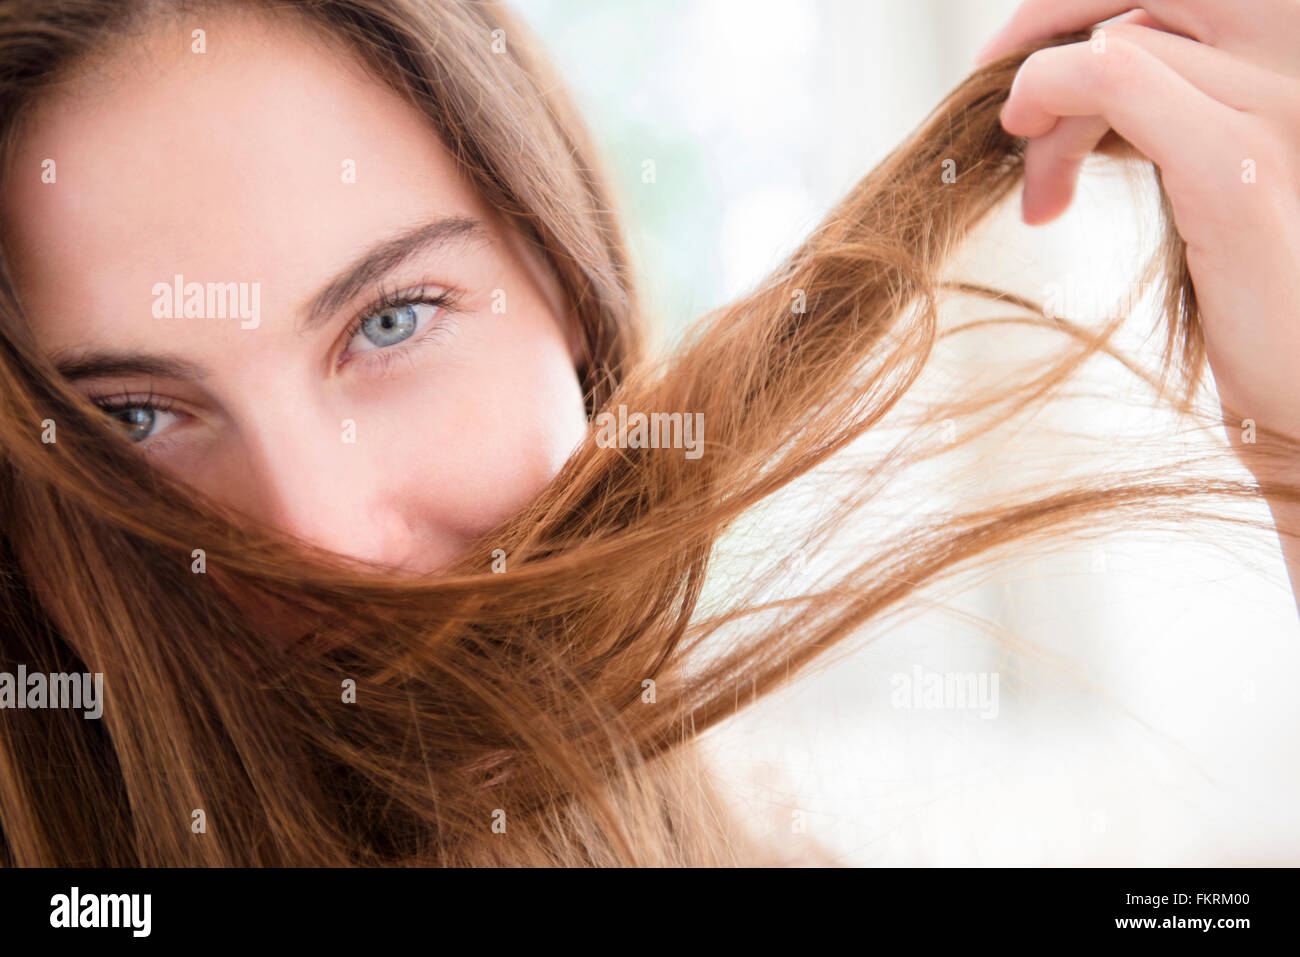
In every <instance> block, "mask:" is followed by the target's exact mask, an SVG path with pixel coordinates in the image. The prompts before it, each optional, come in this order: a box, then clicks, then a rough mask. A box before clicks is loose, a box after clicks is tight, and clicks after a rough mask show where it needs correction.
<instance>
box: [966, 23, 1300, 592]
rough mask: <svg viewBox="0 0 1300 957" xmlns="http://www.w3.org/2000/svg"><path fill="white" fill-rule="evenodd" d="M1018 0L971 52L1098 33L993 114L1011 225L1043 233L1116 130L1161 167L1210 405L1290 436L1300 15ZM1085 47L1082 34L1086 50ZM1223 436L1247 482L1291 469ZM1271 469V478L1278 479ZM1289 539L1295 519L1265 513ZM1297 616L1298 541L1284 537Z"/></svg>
mask: <svg viewBox="0 0 1300 957" xmlns="http://www.w3.org/2000/svg"><path fill="white" fill-rule="evenodd" d="M1133 6H1134V4H1133V3H1132V2H1131V0H1026V2H1025V3H1023V4H1021V6H1020V7H1019V8H1018V9H1017V11H1016V13H1015V15H1014V16H1013V17H1012V19H1011V21H1010V22H1008V23H1007V24H1006V26H1005V27H1003V29H1002V30H1001V31H1000V32H999V33H998V34H997V35H996V36H995V37H994V38H993V39H992V40H991V41H990V42H989V45H988V46H986V47H985V49H984V50H983V51H981V56H980V61H981V62H987V61H989V60H992V59H995V58H997V57H998V56H1001V55H1002V54H1004V53H1009V52H1010V51H1012V50H1013V49H1015V48H1016V47H1018V46H1021V45H1023V44H1026V43H1030V42H1033V41H1036V40H1041V39H1047V38H1048V37H1051V36H1055V35H1058V34H1062V33H1069V32H1072V31H1075V30H1087V29H1089V28H1090V27H1091V26H1092V25H1094V24H1099V23H1101V22H1102V21H1104V20H1108V19H1110V18H1112V17H1118V18H1119V20H1118V21H1113V22H1109V23H1104V24H1102V27H1101V29H1102V30H1103V31H1104V37H1103V38H1102V39H1103V40H1104V42H1102V43H1096V42H1089V43H1080V44H1070V45H1066V46H1062V47H1057V48H1053V49H1049V50H1042V51H1040V52H1038V53H1035V54H1034V55H1033V56H1031V57H1029V58H1028V59H1027V60H1026V61H1025V64H1024V65H1023V66H1022V67H1021V69H1020V72H1019V74H1017V76H1016V80H1015V83H1014V85H1013V87H1012V90H1011V96H1010V98H1009V99H1008V102H1007V104H1006V106H1005V107H1004V109H1003V112H1002V124H1003V126H1004V127H1005V128H1006V130H1007V131H1008V132H1009V133H1012V134H1015V135H1018V136H1025V137H1028V138H1029V145H1028V149H1027V152H1026V156H1025V190H1024V198H1023V205H1022V209H1023V215H1024V218H1025V221H1026V222H1028V223H1031V224H1037V223H1046V222H1049V221H1051V220H1053V219H1055V218H1056V217H1057V216H1059V215H1060V214H1061V213H1062V212H1063V211H1064V210H1065V209H1066V208H1067V207H1068V206H1069V204H1070V201H1071V199H1072V197H1073V193H1074V187H1075V183H1076V180H1077V178H1078V174H1079V166H1080V163H1081V162H1082V160H1083V158H1084V157H1086V156H1087V155H1088V153H1089V152H1090V151H1091V150H1092V149H1093V148H1094V147H1095V146H1096V145H1097V144H1098V143H1099V142H1100V140H1101V138H1102V137H1103V136H1104V135H1106V133H1107V131H1109V130H1114V131H1115V132H1116V133H1118V134H1119V135H1120V136H1122V137H1123V138H1124V139H1125V140H1127V141H1128V142H1129V143H1130V144H1132V145H1133V146H1134V147H1136V148H1137V149H1138V150H1140V151H1141V152H1142V153H1143V154H1144V155H1145V156H1147V157H1148V158H1150V159H1151V160H1152V161H1154V162H1155V163H1156V165H1157V166H1158V167H1159V168H1160V171H1161V174H1162V176H1163V180H1164V186H1165V189H1166V191H1167V192H1168V194H1169V198H1170V200H1171V202H1172V204H1173V208H1174V214H1175V220H1176V223H1177V227H1178V232H1179V234H1180V235H1181V236H1182V237H1183V239H1184V240H1186V242H1187V261H1188V267H1189V269H1190V270H1191V274H1192V280H1193V282H1194V284H1195V287H1196V295H1197V300H1198V302H1199V304H1200V308H1201V319H1202V327H1203V329H1204V333H1205V340H1206V347H1207V351H1208V356H1209V362H1210V367H1211V369H1212V370H1213V373H1214V379H1215V383H1216V385H1217V386H1218V390H1219V396H1220V398H1221V400H1222V402H1223V404H1224V405H1225V406H1227V407H1230V408H1231V409H1234V410H1237V412H1238V413H1239V415H1240V416H1242V417H1243V419H1247V418H1248V419H1251V420H1253V421H1254V422H1255V424H1256V427H1257V429H1261V430H1262V429H1271V430H1274V431H1276V432H1279V433H1281V434H1282V435H1285V436H1290V437H1294V438H1300V402H1297V400H1296V394H1295V390H1296V383H1297V382H1300V269H1297V264H1298V263H1300V190H1298V189H1297V185H1296V184H1297V181H1298V180H1300V2H1297V0H1238V2H1234V3H1225V2H1223V0H1147V2H1145V3H1144V4H1143V8H1142V10H1133V9H1132V8H1133ZM1096 36H1097V35H1096V34H1094V37H1096ZM1236 419H1237V417H1236V416H1233V417H1232V419H1229V420H1227V421H1225V428H1226V429H1227V433H1228V436H1229V438H1230V439H1231V440H1232V442H1233V446H1234V448H1235V449H1236V450H1237V452H1238V453H1239V455H1240V456H1241V459H1242V461H1243V463H1244V464H1245V465H1246V466H1247V468H1249V469H1251V470H1252V471H1253V472H1254V473H1255V475H1256V477H1257V478H1258V479H1259V480H1260V481H1261V482H1268V481H1281V480H1285V481H1291V482H1295V481H1296V479H1297V476H1300V463H1295V464H1294V465H1286V464H1282V465H1281V466H1279V465H1278V463H1276V462H1274V461H1272V460H1270V461H1267V462H1266V461H1265V460H1264V458H1263V457H1262V456H1260V454H1259V453H1260V451H1261V449H1260V448H1259V447H1258V444H1256V445H1250V444H1247V443H1245V442H1243V441H1242V437H1243V431H1244V430H1243V428H1242V423H1241V422H1240V421H1237V420H1236ZM1279 468H1280V472H1279ZM1269 504H1270V506H1271V508H1272V511H1273V516H1274V519H1275V520H1276V522H1277V524H1278V527H1279V529H1280V530H1282V531H1283V532H1286V533H1289V534H1290V535H1292V536H1300V509H1298V508H1297V507H1296V506H1294V505H1291V504H1289V503H1285V502H1281V501H1278V500H1271V501H1270V503H1269ZM1283 553H1284V556H1285V558H1286V561H1287V565H1288V568H1289V571H1290V576H1291V582H1292V591H1293V593H1294V594H1295V596H1296V600H1297V603H1298V604H1300V539H1298V538H1296V537H1286V536H1284V537H1283Z"/></svg>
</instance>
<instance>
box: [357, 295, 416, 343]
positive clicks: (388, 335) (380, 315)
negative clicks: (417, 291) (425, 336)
mask: <svg viewBox="0 0 1300 957" xmlns="http://www.w3.org/2000/svg"><path fill="white" fill-rule="evenodd" d="M418 324H419V317H418V316H417V315H416V312H415V306H414V305H413V304H412V303H406V304H404V305H401V306H389V307H388V308H387V309H385V310H384V311H383V312H377V313H375V314H374V315H372V316H366V318H364V319H363V320H361V329H360V332H361V334H362V335H363V336H365V337H366V338H367V339H369V340H370V342H371V343H372V344H373V345H376V346H379V347H380V348H382V347H384V346H394V345H397V343H399V342H401V341H402V340H403V339H409V338H410V337H411V336H412V335H413V334H414V333H415V329H416V326H417V325H418Z"/></svg>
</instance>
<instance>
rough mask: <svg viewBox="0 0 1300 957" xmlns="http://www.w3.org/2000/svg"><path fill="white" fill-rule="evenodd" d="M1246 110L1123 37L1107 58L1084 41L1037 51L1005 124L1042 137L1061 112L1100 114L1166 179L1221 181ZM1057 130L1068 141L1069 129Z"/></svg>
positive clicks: (1019, 80)
mask: <svg viewBox="0 0 1300 957" xmlns="http://www.w3.org/2000/svg"><path fill="white" fill-rule="evenodd" d="M1135 91H1140V93H1138V94H1136V95H1135ZM1243 115H1244V114H1241V113H1238V112H1237V111H1235V110H1233V109H1232V108H1231V107H1229V106H1226V105H1225V104H1223V103H1221V102H1219V101H1218V100H1216V99H1214V98H1213V97H1211V96H1209V95H1208V94H1206V93H1205V92H1204V91H1202V90H1200V89H1199V88H1197V87H1196V86H1195V85H1194V84H1192V83H1191V82H1189V81H1188V80H1187V79H1186V78H1184V77H1183V76H1181V75H1180V74H1179V73H1178V72H1177V71H1175V70H1174V69H1172V68H1171V67H1170V66H1169V65H1168V64H1166V63H1164V62H1163V61H1161V60H1160V59H1159V58H1158V57H1156V56H1155V55H1154V54H1152V53H1150V52H1148V51H1147V50H1145V49H1143V48H1142V47H1141V46H1139V45H1137V44H1135V43H1130V42H1125V41H1122V40H1117V41H1115V42H1112V43H1110V44H1109V45H1108V47H1107V51H1106V53H1105V55H1101V56H1099V55H1097V54H1095V53H1093V52H1092V51H1091V50H1090V49H1089V46H1088V44H1086V43H1074V44H1069V45H1068V46H1061V47H1051V48H1048V49H1046V50H1040V51H1039V52H1037V53H1035V54H1034V55H1033V56H1031V57H1030V58H1029V59H1028V60H1026V61H1025V65H1024V66H1023V67H1022V68H1021V70H1020V72H1019V73H1018V74H1017V75H1016V79H1015V81H1014V82H1013V84H1012V88H1011V94H1010V96H1009V98H1008V99H1007V103H1006V105H1005V106H1004V107H1003V110H1002V125H1003V126H1004V128H1005V129H1006V130H1007V132H1009V133H1011V134H1013V135H1016V136H1026V137H1037V136H1042V135H1044V134H1046V133H1049V132H1050V131H1052V129H1053V128H1054V127H1055V126H1056V125H1057V124H1058V121H1059V120H1060V119H1061V118H1063V117H1096V118H1099V119H1101V120H1104V121H1106V123H1107V124H1108V125H1109V126H1110V127H1111V128H1113V129H1114V130H1115V131H1116V132H1117V133H1118V134H1119V135H1121V136H1123V137H1124V138H1125V139H1126V140H1128V141H1129V142H1130V143H1132V144H1133V145H1134V146H1135V147H1137V149H1139V150H1140V151H1141V152H1142V153H1143V154H1145V155H1146V156H1147V157H1149V158H1150V159H1151V160H1152V161H1154V162H1155V163H1156V164H1157V165H1158V166H1159V167H1160V169H1161V171H1162V173H1164V174H1165V176H1166V178H1167V179H1183V180H1187V181H1190V182H1197V181H1200V182H1205V181H1209V182H1218V181H1220V179H1221V175H1223V174H1226V173H1228V172H1232V170H1233V169H1234V168H1235V166H1236V160H1234V159H1232V158H1230V157H1228V156H1227V154H1226V153H1225V152H1224V150H1226V149H1228V148H1229V147H1228V146H1227V145H1226V144H1228V143H1231V142H1232V141H1234V139H1238V140H1239V137H1238V136H1237V135H1236V132H1237V131H1239V130H1240V129H1241V119H1242V117H1243ZM1081 128H1082V127H1080V129H1081ZM1211 131H1212V132H1213V135H1209V136H1207V133H1209V132H1211ZM1059 135H1060V137H1061V139H1062V141H1065V144H1066V145H1070V134H1068V133H1062V134H1059ZM1075 151H1076V152H1077V149H1076V150H1075ZM1066 161H1068V158H1067V160H1066Z"/></svg>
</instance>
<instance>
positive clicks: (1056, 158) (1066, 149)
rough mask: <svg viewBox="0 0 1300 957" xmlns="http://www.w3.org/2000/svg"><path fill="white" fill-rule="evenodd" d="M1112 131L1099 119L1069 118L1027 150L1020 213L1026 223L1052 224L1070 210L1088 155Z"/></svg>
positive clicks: (1089, 117)
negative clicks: (1080, 173)
mask: <svg viewBox="0 0 1300 957" xmlns="http://www.w3.org/2000/svg"><path fill="white" fill-rule="evenodd" d="M1109 131H1110V123H1109V122H1107V121H1106V120H1105V119H1104V118H1102V117H1100V116H1067V117H1065V118H1064V119H1061V120H1059V121H1058V122H1057V124H1056V125H1055V126H1054V127H1052V130H1051V131H1050V132H1048V133H1045V134H1044V135H1042V136H1037V137H1035V138H1033V139H1031V140H1030V141H1029V145H1028V146H1027V147H1026V149H1025V185H1024V191H1023V192H1022V194H1021V199H1020V213H1021V216H1022V218H1023V219H1024V221H1025V222H1026V223H1028V224H1029V225H1031V226H1039V225H1042V224H1043V223H1049V222H1051V221H1052V220H1053V219H1055V218H1056V217H1057V216H1060V215H1061V213H1063V212H1065V211H1066V209H1068V208H1069V206H1070V202H1071V200H1073V199H1074V190H1075V186H1076V184H1077V183H1078V180H1079V172H1080V170H1081V168H1082V167H1083V162H1084V160H1086V159H1087V158H1088V155H1089V154H1090V153H1091V152H1092V151H1093V150H1094V149H1096V148H1097V146H1098V144H1099V143H1100V142H1101V140H1102V138H1103V137H1104V136H1105V135H1106V134H1107V133H1108V132H1109Z"/></svg>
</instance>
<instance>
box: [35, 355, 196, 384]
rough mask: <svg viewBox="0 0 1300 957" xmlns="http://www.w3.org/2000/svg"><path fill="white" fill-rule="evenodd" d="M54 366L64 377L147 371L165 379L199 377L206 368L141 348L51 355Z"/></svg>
mask: <svg viewBox="0 0 1300 957" xmlns="http://www.w3.org/2000/svg"><path fill="white" fill-rule="evenodd" d="M54 367H55V368H56V369H58V370H59V374H60V375H61V376H63V377H64V378H65V379H71V380H76V379H100V378H109V377H112V376H129V375H149V376H158V377H159V378H165V379H202V378H203V377H204V376H206V375H207V374H208V373H207V370H206V369H205V368H203V366H200V365H197V364H195V363H193V362H187V361H186V360H184V359H173V358H171V357H169V356H158V355H150V354H149V353H145V352H88V353H85V354H84V355H77V356H73V357H70V358H67V359H57V358H56V359H55V362H54Z"/></svg>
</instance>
